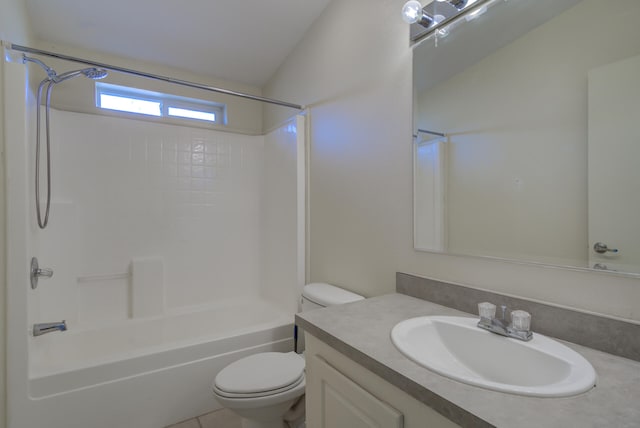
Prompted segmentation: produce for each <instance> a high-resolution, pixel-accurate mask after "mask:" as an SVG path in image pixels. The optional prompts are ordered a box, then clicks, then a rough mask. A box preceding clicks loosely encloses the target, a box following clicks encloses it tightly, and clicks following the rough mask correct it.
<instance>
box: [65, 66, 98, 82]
mask: <svg viewBox="0 0 640 428" xmlns="http://www.w3.org/2000/svg"><path fill="white" fill-rule="evenodd" d="M81 74H84V75H85V76H86V77H88V78H89V79H93V80H99V79H104V78H105V77H107V74H108V73H107V70H103V69H101V68H95V67H91V68H85V69H83V70H74V71H67V72H66V73H62V74H59V75H57V76H55V77H54V78H53V81H54V82H55V83H60V82H64V81H65V80H68V79H72V78H74V77H76V76H79V75H81Z"/></svg>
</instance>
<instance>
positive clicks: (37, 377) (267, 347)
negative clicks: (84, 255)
mask: <svg viewBox="0 0 640 428" xmlns="http://www.w3.org/2000/svg"><path fill="white" fill-rule="evenodd" d="M292 322H293V314H287V313H284V312H282V311H279V310H278V309H276V308H275V307H274V306H272V305H270V304H269V303H267V302H266V301H262V300H246V299H245V300H230V301H223V302H218V303H217V304H216V305H215V306H208V307H207V308H199V309H198V310H196V311H192V312H189V313H173V314H171V315H170V316H165V317H157V318H148V319H144V320H132V321H128V322H125V323H118V324H114V325H111V326H105V327H103V328H100V329H93V330H86V331H77V330H75V331H74V329H73V326H69V328H70V329H69V330H68V331H67V332H63V333H51V334H47V335H44V336H40V337H33V338H30V344H29V347H30V353H29V354H30V361H29V367H30V372H29V385H28V388H29V396H30V401H31V403H30V411H29V412H28V417H27V418H26V419H27V420H25V421H22V422H21V424H20V425H21V426H25V427H29V428H31V427H33V428H35V427H40V426H46V427H48V428H73V427H78V428H80V427H82V428H87V427H89V428H161V427H164V426H166V425H169V424H172V423H175V422H178V421H181V420H184V419H187V418H190V417H193V416H196V415H199V414H203V413H206V412H209V411H212V410H215V409H216V408H219V407H220V406H219V405H218V404H217V403H216V402H215V400H214V398H213V395H212V393H211V382H212V381H213V378H214V377H215V375H216V373H217V372H218V371H219V370H221V369H222V368H223V367H225V366H226V365H227V364H229V363H230V362H232V361H235V360H236V359H238V358H241V357H243V356H246V355H249V354H252V353H256V352H263V351H282V352H284V351H289V350H291V349H293V327H292Z"/></svg>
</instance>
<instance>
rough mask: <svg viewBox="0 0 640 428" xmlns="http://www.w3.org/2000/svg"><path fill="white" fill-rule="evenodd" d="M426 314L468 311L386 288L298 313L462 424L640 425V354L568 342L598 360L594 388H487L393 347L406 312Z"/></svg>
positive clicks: (307, 325) (318, 333)
mask: <svg viewBox="0 0 640 428" xmlns="http://www.w3.org/2000/svg"><path fill="white" fill-rule="evenodd" d="M425 315H454V316H469V314H467V313H464V312H460V311H457V310H455V309H451V308H447V307H445V306H440V305H437V304H434V303H431V302H428V301H425V300H420V299H416V298H414V297H409V296H405V295H403V294H388V295H385V296H379V297H374V298H370V299H366V300H363V301H360V302H355V303H350V304H346V305H341V306H334V307H330V308H324V309H318V310H314V311H309V312H304V313H300V314H298V315H296V323H297V324H298V325H299V326H300V327H301V328H303V329H304V330H305V331H307V332H308V333H310V334H312V335H314V336H315V337H317V338H318V339H320V340H322V341H324V342H326V343H327V344H328V345H330V346H332V347H333V348H334V349H336V350H337V351H339V352H341V353H343V354H345V355H346V356H348V357H350V358H351V359H353V360H354V361H356V362H357V363H359V364H361V365H362V366H364V367H366V368H367V369H369V370H371V371H372V372H374V373H375V374H377V375H378V376H380V377H382V378H383V379H385V380H386V381H388V382H389V383H391V384H393V385H395V386H397V387H399V388H400V389H402V390H404V391H406V392H407V393H408V394H410V395H411V396H413V397H415V398H416V399H417V400H419V401H421V402H423V403H425V404H426V405H428V406H430V407H432V408H434V409H435V410H437V411H439V412H440V413H441V414H443V415H445V416H447V417H448V418H449V419H451V420H453V421H454V422H456V423H458V424H460V425H462V426H473V427H480V426H495V427H510V428H511V427H513V428H516V427H523V428H525V427H531V428H533V427H536V428H540V427H580V428H586V427H599V428H600V427H612V428H613V427H615V428H624V427H629V428H631V427H636V428H637V427H640V362H637V361H633V360H629V359H626V358H622V357H617V356H614V355H611V354H607V353H604V352H601V351H597V350H594V349H591V348H586V347H584V346H580V345H576V344H573V343H569V342H563V343H565V344H566V345H568V346H569V347H571V348H572V349H574V350H576V351H577V352H579V353H580V354H582V356H584V357H585V358H586V359H587V360H589V362H590V363H591V364H592V365H593V367H594V368H595V370H596V372H597V374H598V380H597V382H596V387H595V388H593V389H592V390H590V391H588V392H586V393H583V394H580V395H577V396H573V397H562V398H536V397H524V396H518V395H512V394H505V393H501V392H496V391H490V390H487V389H483V388H479V387H475V386H471V385H466V384H463V383H460V382H457V381H455V380H452V379H449V378H447V377H444V376H441V375H438V374H436V373H435V372H432V371H430V370H428V369H426V368H423V367H422V366H419V365H418V364H416V363H414V362H412V361H411V360H409V359H408V358H406V357H404V356H403V355H402V354H401V353H400V352H399V351H398V350H397V349H396V348H395V346H394V345H393V344H392V342H391V329H392V328H393V327H394V326H395V325H396V324H397V323H398V322H400V321H402V320H405V319H407V318H413V317H418V316H425ZM534 333H535V331H534ZM630 340H640V339H639V338H637V337H634V338H630Z"/></svg>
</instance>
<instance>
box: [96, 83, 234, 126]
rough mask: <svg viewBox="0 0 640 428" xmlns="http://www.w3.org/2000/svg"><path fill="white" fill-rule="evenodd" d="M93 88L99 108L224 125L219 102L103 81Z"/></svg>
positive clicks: (221, 107) (223, 109) (224, 106)
mask: <svg viewBox="0 0 640 428" xmlns="http://www.w3.org/2000/svg"><path fill="white" fill-rule="evenodd" d="M95 85H96V106H97V107H100V108H104V109H108V110H116V111H121V112H125V113H136V114H144V115H148V116H156V117H163V118H171V119H173V120H188V121H190V120H201V121H205V122H209V123H211V124H216V125H226V119H227V118H226V111H227V106H226V105H225V104H222V103H217V102H214V101H209V100H202V99H197V98H187V97H183V96H179V95H173V94H165V93H162V92H154V91H147V90H144V89H139V88H131V87H128V86H120V85H113V84H111V83H104V82H96V84H95Z"/></svg>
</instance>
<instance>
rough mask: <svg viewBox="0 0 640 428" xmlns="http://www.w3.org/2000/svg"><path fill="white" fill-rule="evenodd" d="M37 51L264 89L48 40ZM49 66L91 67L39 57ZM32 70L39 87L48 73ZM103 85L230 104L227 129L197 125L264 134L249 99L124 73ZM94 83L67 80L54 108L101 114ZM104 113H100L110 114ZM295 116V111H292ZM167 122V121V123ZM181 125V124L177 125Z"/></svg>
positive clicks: (61, 70)
mask: <svg viewBox="0 0 640 428" xmlns="http://www.w3.org/2000/svg"><path fill="white" fill-rule="evenodd" d="M33 47H35V48H38V49H43V50H47V51H52V52H57V53H62V54H65V55H70V56H74V57H78V58H85V59H89V60H92V61H96V62H101V63H105V64H111V65H116V66H119V67H124V68H128V69H133V70H141V71H144V72H145V73H151V74H156V75H161V76H168V77H172V78H176V79H181V80H186V81H191V82H196V83H201V84H204V85H209V86H215V87H220V88H224V89H230V90H234V91H238V92H244V93H248V94H253V95H261V94H262V91H261V90H260V88H256V87H253V86H249V85H245V84H240V83H236V82H229V81H226V80H221V79H217V78H215V77H212V76H205V75H201V74H195V73H192V72H188V71H185V70H184V69H181V68H180V64H176V66H175V67H167V66H161V65H157V64H152V63H148V62H143V61H140V60H136V59H131V58H124V57H119V56H115V55H110V54H103V53H97V52H93V51H87V50H84V49H80V48H76V47H73V46H64V45H58V44H51V43H48V42H46V41H42V40H40V41H37V42H35V43H34V46H33ZM38 58H40V59H41V60H42V61H44V63H45V64H47V65H48V66H49V67H51V68H53V69H54V70H56V72H57V73H58V74H61V73H64V72H66V71H70V70H76V69H80V68H85V67H88V66H86V65H82V64H76V63H73V62H68V61H61V60H56V59H53V58H48V57H44V56H43V57H38ZM29 69H30V70H31V71H32V76H33V77H32V79H31V81H32V86H33V87H34V88H37V82H39V81H40V80H41V79H43V78H44V77H46V74H45V73H44V71H43V70H42V69H41V68H40V67H39V66H37V65H35V64H30V65H29ZM101 82H106V83H112V84H115V85H123V86H130V87H135V88H139V89H145V90H148V91H156V92H162V93H168V94H173V95H178V96H185V97H190V98H197V99H204V100H207V101H214V102H218V103H224V104H226V105H227V116H228V122H227V124H226V125H225V126H216V125H208V124H195V125H194V126H200V127H204V128H209V129H219V130H222V131H232V132H240V133H245V134H250V135H262V133H263V132H262V131H263V126H262V115H263V112H262V109H263V106H262V104H261V103H258V102H255V101H251V100H245V99H243V98H238V97H233V96H229V95H223V94H219V93H214V92H207V91H203V90H201V89H194V88H188V87H184V86H178V85H174V84H170V83H164V82H161V81H156V80H151V79H145V78H140V77H135V76H131V75H127V74H123V73H117V72H110V73H109V75H108V76H107V77H106V78H105V79H103V80H101ZM94 93H95V90H94V84H93V81H92V80H90V79H86V78H84V77H77V78H74V79H71V80H67V81H65V82H64V83H62V84H60V85H56V87H55V89H54V90H53V95H52V105H54V106H55V107H56V108H59V109H62V110H68V111H75V112H84V113H97V112H98V109H97V108H96V106H95V96H94ZM109 113H110V112H105V111H104V110H100V114H103V115H104V114H109ZM113 115H116V116H120V117H124V116H122V114H120V113H117V112H113ZM289 115H291V112H289ZM141 119H142V120H149V121H157V120H156V119H155V118H153V117H146V116H141ZM166 122H169V123H171V121H167V120H166V119H165V123H166ZM173 123H177V124H179V122H175V121H174V122H173Z"/></svg>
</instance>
